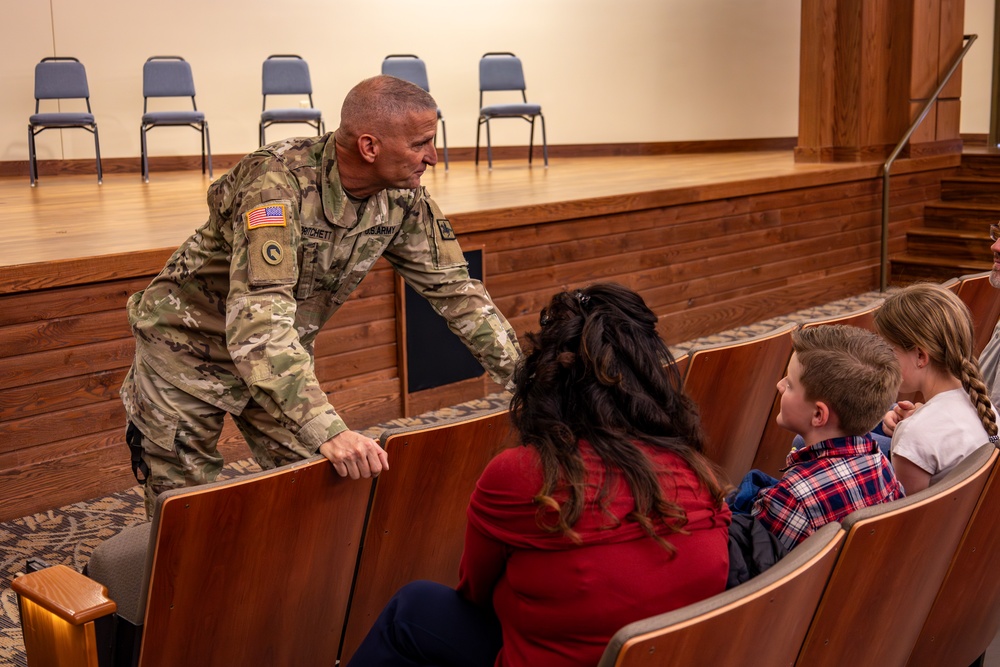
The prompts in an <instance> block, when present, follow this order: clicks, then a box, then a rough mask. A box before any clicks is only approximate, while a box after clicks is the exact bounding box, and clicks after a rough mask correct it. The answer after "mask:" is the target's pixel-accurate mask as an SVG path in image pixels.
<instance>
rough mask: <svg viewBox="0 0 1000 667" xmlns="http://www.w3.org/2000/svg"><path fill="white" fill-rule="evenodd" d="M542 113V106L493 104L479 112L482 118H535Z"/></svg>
mask: <svg viewBox="0 0 1000 667" xmlns="http://www.w3.org/2000/svg"><path fill="white" fill-rule="evenodd" d="M540 113H542V105H541V104H491V105H490V106H488V107H483V108H482V109H480V110H479V114H480V115H481V116H534V115H537V114H540Z"/></svg>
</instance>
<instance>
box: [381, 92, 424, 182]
mask: <svg viewBox="0 0 1000 667" xmlns="http://www.w3.org/2000/svg"><path fill="white" fill-rule="evenodd" d="M395 129H396V132H395V133H394V134H391V135H388V136H386V137H385V138H383V139H382V141H381V143H382V146H381V150H380V151H379V156H378V158H377V159H376V160H375V169H376V171H377V172H378V175H379V177H380V178H381V180H382V181H383V184H384V185H385V187H390V188H409V189H413V188H417V187H420V177H421V176H423V175H424V171H425V170H426V169H427V167H428V166H431V167H433V166H434V165H435V164H437V150H436V149H435V148H434V136H435V134H436V132H437V112H436V111H433V110H431V111H423V112H413V113H410V115H409V116H407V117H406V119H404V120H403V121H402V122H401V123H399V125H397V126H396V128H395Z"/></svg>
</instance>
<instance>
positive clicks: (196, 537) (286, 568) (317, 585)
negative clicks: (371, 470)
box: [139, 458, 371, 667]
mask: <svg viewBox="0 0 1000 667" xmlns="http://www.w3.org/2000/svg"><path fill="white" fill-rule="evenodd" d="M370 493H371V482H370V481H368V480H360V481H359V480H352V479H346V478H341V477H339V476H338V475H337V474H336V472H335V471H334V470H333V467H332V466H331V465H330V463H329V462H328V461H327V460H326V459H325V458H316V459H310V460H308V461H303V462H301V463H296V464H292V465H288V466H283V467H280V468H277V469H275V470H271V471H267V472H263V473H258V474H255V475H248V476H245V477H238V478H235V479H231V480H228V481H225V482H217V483H215V484H209V485H205V486H200V487H192V488H188V489H178V490H175V491H168V492H166V493H164V494H161V495H160V497H159V498H158V499H157V507H156V509H155V512H154V517H155V525H154V526H153V528H152V537H153V539H154V540H155V543H154V549H153V550H152V553H151V555H150V557H151V564H150V568H149V586H148V599H147V603H146V612H145V624H144V630H143V638H142V651H141V655H140V658H139V664H140V665H141V667H167V666H168V665H172V666H176V665H219V666H220V667H221V666H223V665H250V664H267V665H307V664H323V665H333V664H335V661H336V658H337V650H338V648H339V645H340V639H341V632H342V628H343V625H344V620H345V617H346V612H347V602H348V595H349V592H350V582H351V576H352V575H353V573H354V568H355V565H356V563H357V552H358V544H359V543H360V540H361V531H362V527H363V525H364V516H365V508H366V506H367V503H368V498H369V495H370ZM303 638H308V641H303Z"/></svg>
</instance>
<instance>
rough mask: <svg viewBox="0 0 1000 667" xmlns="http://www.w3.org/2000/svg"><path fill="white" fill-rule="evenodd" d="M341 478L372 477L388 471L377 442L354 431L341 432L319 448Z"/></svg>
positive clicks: (382, 450)
mask: <svg viewBox="0 0 1000 667" xmlns="http://www.w3.org/2000/svg"><path fill="white" fill-rule="evenodd" d="M319 453H320V454H322V455H323V456H325V457H326V458H327V459H329V460H330V463H332V464H333V469H334V470H336V471H337V474H338V475H340V476H341V477H350V478H351V479H360V478H362V477H374V476H376V475H378V474H379V473H380V472H382V471H383V470H388V469H389V457H388V455H387V454H386V452H385V450H384V449H382V448H381V447H380V446H379V444H378V443H377V442H375V441H374V440H372V439H371V438H369V437H368V436H365V435H362V434H360V433H357V432H355V431H342V432H340V433H338V434H337V435H335V436H333V437H332V438H330V439H329V440H327V441H326V442H324V443H323V444H322V445H320V447H319Z"/></svg>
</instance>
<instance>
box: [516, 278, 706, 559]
mask: <svg viewBox="0 0 1000 667" xmlns="http://www.w3.org/2000/svg"><path fill="white" fill-rule="evenodd" d="M540 323H541V328H540V330H539V331H538V332H533V333H529V334H528V335H527V336H526V339H525V342H526V345H525V347H526V349H527V350H528V353H527V355H526V356H524V357H523V358H522V360H521V362H520V363H519V364H518V366H517V369H516V370H515V372H514V384H515V388H514V395H513V398H512V399H511V418H512V420H513V423H514V426H515V427H516V428H517V430H518V431H519V433H520V436H521V441H522V442H523V443H525V444H526V445H529V446H532V447H534V448H535V449H537V450H538V453H539V456H540V458H541V465H542V473H543V483H542V488H541V489H540V490H539V492H538V494H537V495H536V496H535V500H536V502H538V503H539V508H538V517H539V525H541V526H542V527H543V528H544V529H546V530H549V531H551V532H562V533H564V534H565V535H567V536H568V537H570V538H571V539H574V540H578V536H577V535H576V534H575V533H574V532H573V529H572V527H573V525H574V524H575V523H576V521H577V520H578V519H579V518H580V515H581V513H582V511H583V504H584V500H585V477H586V475H585V469H584V463H583V458H582V456H581V454H580V450H579V448H578V444H577V443H578V441H579V440H581V439H582V440H586V441H587V442H589V443H590V444H591V446H592V447H593V449H594V451H595V452H596V453H597V455H598V456H600V458H601V460H602V461H603V463H604V468H605V472H606V473H612V472H619V471H620V473H621V474H622V476H623V477H624V479H625V481H626V482H627V484H628V486H629V488H630V489H631V491H632V495H633V497H634V498H635V508H634V509H633V510H632V512H631V513H630V514H628V515H627V517H626V519H627V520H630V521H635V522H637V523H639V524H640V525H641V526H642V527H643V529H644V530H645V531H646V532H647V533H648V534H649V535H650V536H652V537H653V538H654V539H656V540H657V541H659V542H660V543H661V544H662V545H663V546H664V547H665V548H667V549H668V550H671V551H672V550H673V549H672V547H671V546H670V544H669V543H668V542H666V541H665V540H663V539H662V538H660V537H659V536H658V535H657V534H656V530H657V525H663V526H666V527H667V528H668V530H669V532H671V533H678V532H683V530H684V524H685V523H686V522H687V517H686V515H685V513H684V509H683V508H682V507H680V506H679V505H678V504H676V503H675V502H673V501H672V500H671V499H668V498H665V497H664V494H663V489H662V488H661V487H660V484H659V481H658V478H657V474H658V470H657V469H656V467H655V466H654V465H653V463H652V461H650V459H649V458H648V457H647V455H646V454H645V453H644V452H643V449H642V448H641V447H640V446H639V445H638V443H645V444H646V445H651V446H653V447H656V448H661V449H665V450H668V451H671V452H673V453H675V454H677V455H678V456H680V457H681V458H682V459H683V460H684V461H686V462H687V464H688V465H689V466H690V467H691V468H692V469H693V470H694V472H695V474H696V475H697V476H698V479H699V480H700V481H701V483H702V484H703V485H704V487H705V488H707V489H708V491H709V493H710V494H711V495H712V497H714V498H715V499H716V500H717V502H718V503H720V504H721V503H722V502H723V497H724V490H723V488H722V486H721V485H720V483H719V481H718V478H717V476H716V474H715V471H714V468H713V466H712V464H711V463H709V461H708V460H707V459H706V458H705V457H704V456H703V455H702V453H701V452H702V441H703V436H702V432H701V424H700V421H699V418H698V412H697V408H696V406H695V405H694V402H693V401H692V400H691V399H690V398H689V397H688V396H687V395H686V394H685V393H684V392H683V390H682V388H681V379H680V375H679V373H678V372H677V369H676V367H675V365H674V360H673V357H672V356H671V354H670V350H669V349H668V348H667V345H666V344H665V343H664V342H663V340H662V339H661V338H660V336H659V334H658V333H657V331H656V324H657V317H656V315H655V314H654V313H653V312H652V311H651V310H650V309H649V308H648V307H647V306H646V303H645V302H644V301H643V300H642V297H640V296H639V295H638V294H636V293H635V292H633V291H632V290H630V289H628V288H625V287H622V286H621V285H615V284H597V285H592V286H590V287H587V288H585V289H581V290H576V291H572V292H560V293H559V294H556V295H555V296H554V297H552V300H551V302H550V303H549V305H548V306H546V307H545V308H544V309H543V310H542V314H541V320H540ZM603 479H604V482H603V484H602V487H601V488H600V489H599V491H598V496H597V498H598V503H599V505H600V506H601V507H604V508H606V507H607V504H608V497H607V496H608V493H609V490H610V489H609V487H610V483H611V480H612V479H613V475H612V474H605V475H604V476H603ZM557 489H558V490H559V491H560V492H563V491H564V492H565V493H566V494H567V496H568V497H567V499H566V500H565V501H564V502H562V503H560V502H558V501H556V500H555V498H554V497H553V492H554V491H556V490H557ZM553 510H554V511H555V512H556V515H557V519H556V522H555V524H553V523H552V522H551V520H549V521H548V522H546V521H544V520H543V517H544V515H545V514H546V512H547V511H553Z"/></svg>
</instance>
